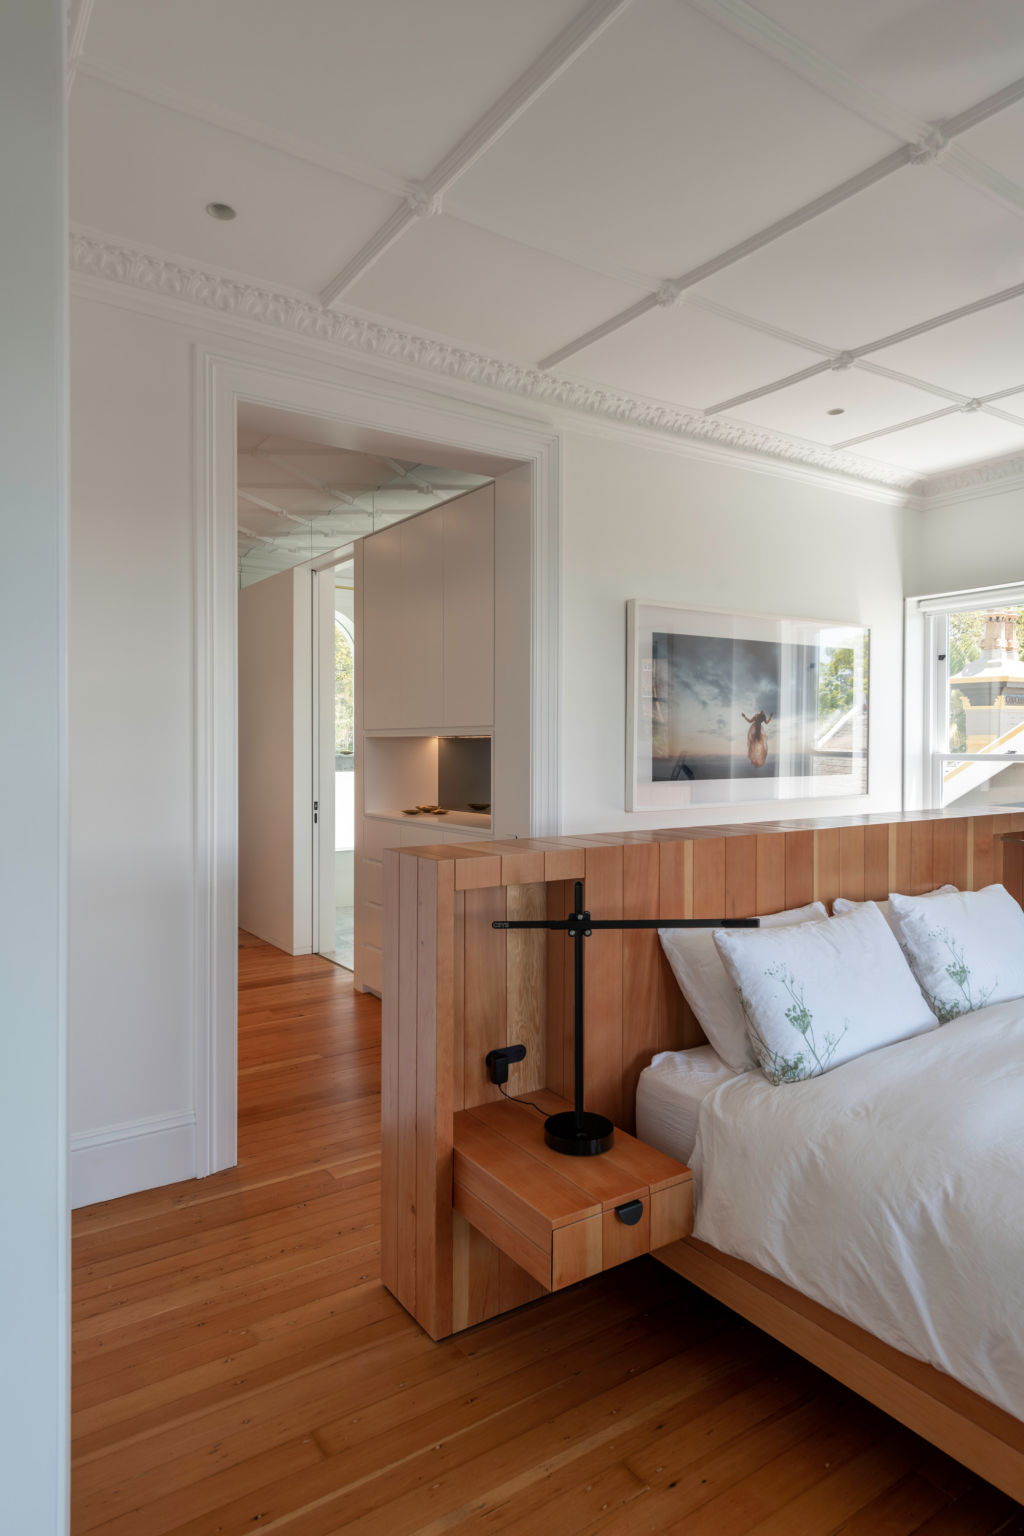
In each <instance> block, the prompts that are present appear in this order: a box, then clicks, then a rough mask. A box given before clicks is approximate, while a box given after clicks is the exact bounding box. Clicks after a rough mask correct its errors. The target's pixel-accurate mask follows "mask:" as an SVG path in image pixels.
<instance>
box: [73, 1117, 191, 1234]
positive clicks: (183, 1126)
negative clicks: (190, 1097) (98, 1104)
mask: <svg viewBox="0 0 1024 1536" xmlns="http://www.w3.org/2000/svg"><path fill="white" fill-rule="evenodd" d="M195 1172H196V1116H195V1111H194V1110H185V1111H183V1112H182V1113H180V1114H176V1115H152V1116H150V1117H149V1118H148V1119H146V1120H129V1121H127V1122H126V1123H125V1124H123V1125H108V1126H105V1127H104V1128H103V1129H102V1130H99V1131H87V1132H85V1133H83V1134H82V1135H80V1136H72V1138H71V1206H72V1209H73V1210H77V1209H78V1207H79V1206H82V1205H95V1204H96V1202H97V1201H99V1200H116V1199H117V1198H118V1197H119V1196H120V1195H133V1194H135V1193H136V1192H137V1191H138V1190H140V1189H155V1188H157V1187H158V1186H159V1185H161V1184H176V1183H178V1182H179V1180H181V1179H192V1178H195Z"/></svg>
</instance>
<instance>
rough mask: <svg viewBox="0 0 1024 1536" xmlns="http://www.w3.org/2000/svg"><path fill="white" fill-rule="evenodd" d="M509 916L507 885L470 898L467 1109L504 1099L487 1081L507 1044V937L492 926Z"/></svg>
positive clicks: (465, 1064)
mask: <svg viewBox="0 0 1024 1536" xmlns="http://www.w3.org/2000/svg"><path fill="white" fill-rule="evenodd" d="M507 913H508V902H507V899H506V889H505V887H504V886H503V885H492V886H483V887H481V889H479V890H476V891H467V892H466V914H465V930H466V975H465V983H464V988H465V993H464V999H463V1016H464V1019H465V1030H464V1045H463V1081H464V1084H465V1092H464V1098H465V1106H466V1108H467V1109H472V1108H473V1106H474V1105H476V1104H487V1103H489V1102H490V1101H491V1100H492V1099H500V1098H501V1092H500V1090H499V1089H498V1088H497V1087H496V1086H495V1084H494V1083H492V1082H491V1081H490V1079H489V1077H488V1075H487V1067H486V1065H485V1064H484V1057H485V1056H486V1055H487V1052H488V1051H493V1050H495V1049H496V1048H497V1047H498V1046H501V1045H504V1044H505V1041H506V1034H507V1026H506V1022H505V1020H506V1008H507V999H508V986H507V942H506V934H505V932H504V931H503V930H500V929H499V930H495V929H494V928H492V927H491V924H492V923H495V922H503V921H504V919H505V917H506V916H507Z"/></svg>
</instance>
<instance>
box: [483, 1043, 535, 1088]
mask: <svg viewBox="0 0 1024 1536" xmlns="http://www.w3.org/2000/svg"><path fill="white" fill-rule="evenodd" d="M525 1055H526V1046H525V1045H503V1046H502V1047H501V1048H500V1050H497V1051H488V1052H487V1055H486V1056H485V1057H484V1061H485V1063H486V1065H487V1070H488V1072H489V1073H490V1074H491V1082H492V1083H497V1084H498V1086H499V1088H500V1087H501V1084H502V1083H507V1082H508V1069H509V1063H510V1062H513V1061H522V1060H523V1058H524V1056H525Z"/></svg>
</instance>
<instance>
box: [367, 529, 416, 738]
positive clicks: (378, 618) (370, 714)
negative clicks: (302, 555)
mask: <svg viewBox="0 0 1024 1536" xmlns="http://www.w3.org/2000/svg"><path fill="white" fill-rule="evenodd" d="M401 532H402V530H401V525H399V526H398V527H396V528H386V529H384V530H382V532H380V533H375V534H374V535H373V537H372V538H369V539H364V540H363V541H362V544H361V546H360V552H361V554H362V568H363V593H362V605H361V613H362V621H363V623H362V634H361V636H360V644H361V646H362V652H363V655H362V668H361V673H362V681H363V692H362V698H361V699H360V700H359V701H358V708H359V710H360V712H361V714H362V722H361V724H362V729H364V730H370V731H374V730H387V729H388V728H389V727H392V728H393V727H395V726H402V725H405V724H406V722H405V720H404V719H403V718H402V646H403V637H402V631H401V613H402V544H401Z"/></svg>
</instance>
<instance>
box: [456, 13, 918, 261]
mask: <svg viewBox="0 0 1024 1536" xmlns="http://www.w3.org/2000/svg"><path fill="white" fill-rule="evenodd" d="M894 145H895V140H893V139H892V138H890V137H888V136H887V135H885V134H883V133H882V132H880V131H879V130H877V129H875V128H872V127H870V126H868V124H866V123H864V122H863V121H862V120H861V119H859V118H857V117H854V116H853V114H852V113H849V112H847V111H846V110H845V109H843V108H841V107H839V106H836V105H835V104H834V103H832V102H829V101H828V100H826V98H825V97H824V96H823V95H821V94H820V93H819V92H818V91H816V90H814V89H813V88H812V87H811V86H809V85H806V84H805V83H804V82H803V81H801V80H799V79H797V78H796V76H794V75H793V74H791V73H790V72H789V71H788V70H786V69H784V68H783V67H782V66H781V65H779V64H776V63H774V62H773V61H772V60H770V59H767V58H765V57H764V56H763V55H760V54H758V53H757V52H756V51H755V50H754V49H752V48H751V47H749V46H748V45H747V44H746V43H744V42H742V41H740V40H739V39H738V38H736V37H734V36H733V35H732V34H731V33H729V32H726V31H725V30H723V29H722V28H721V27H719V26H717V25H715V23H713V22H711V21H708V20H707V19H706V18H705V17H703V16H701V15H699V14H698V13H697V12H695V11H693V10H691V9H690V8H688V7H687V6H686V5H684V4H682V3H680V0H635V3H634V4H633V5H632V6H630V7H629V9H628V10H627V11H626V12H625V13H624V14H623V16H621V17H620V18H619V20H618V21H617V22H616V23H615V24H614V26H612V27H609V28H608V30H607V31H606V32H605V33H604V34H603V35H602V36H601V37H600V38H599V39H598V40H597V41H596V42H595V43H594V44H593V45H592V47H591V48H590V49H589V50H588V51H587V53H586V54H585V55H584V56H583V58H582V59H580V60H579V61H578V62H577V63H576V64H575V65H574V66H573V67H572V68H571V69H570V70H568V71H566V73H565V74H564V75H563V76H562V77H561V79H560V80H559V81H558V82H557V84H556V85H555V86H554V87H553V88H552V89H551V90H550V91H549V92H548V93H547V94H546V95H545V96H543V97H542V98H541V99H540V100H539V101H538V102H537V103H535V104H534V106H532V107H531V109H530V110H529V112H527V113H525V114H524V116H523V117H522V118H520V119H519V121H518V122H517V123H515V124H514V125H513V127H512V128H511V129H510V130H509V131H508V133H506V134H505V136H504V137H503V138H502V139H501V140H500V141H499V142H498V143H497V144H496V145H495V146H494V147H493V148H492V149H491V150H490V151H489V152H488V153H487V154H486V155H484V156H483V157H482V159H481V160H480V161H478V162H477V164H476V165H475V166H473V167H472V168H471V169H470V170H469V171H468V172H467V174H466V175H465V176H464V177H463V178H462V179H461V180H460V181H459V182H458V183H457V184H456V186H455V187H454V188H453V191H452V193H451V196H450V206H451V208H452V209H453V211H455V212H458V213H465V214H466V215H467V216H468V217H479V218H480V219H481V221H482V222H483V223H485V224H487V225H488V226H489V227H491V228H502V229H513V230H515V231H517V232H519V233H520V235H521V237H522V238H523V239H525V240H528V241H532V242H536V243H538V244H540V245H545V246H547V247H548V248H549V249H552V250H556V251H558V253H559V254H560V255H563V256H567V257H570V258H572V259H575V260H579V261H582V262H588V261H592V262H593V263H594V265H596V266H598V267H601V268H602V269H605V270H608V269H611V270H616V271H619V270H628V271H630V272H636V273H638V274H645V276H646V278H647V280H648V281H650V280H652V279H653V280H656V279H658V278H664V277H671V276H677V275H679V274H680V273H682V272H683V271H684V270H686V269H687V268H689V267H690V266H692V265H694V264H695V263H697V262H699V261H703V260H704V259H705V258H707V257H709V256H712V255H715V254H717V253H718V252H719V251H721V250H723V249H725V248H726V247H727V246H729V245H731V244H733V243H734V242H735V241H737V240H740V239H743V238H745V237H746V236H747V235H750V234H751V233H753V232H754V231H756V230H758V229H760V228H761V227H762V226H764V225H766V224H770V223H772V222H773V221H774V220H776V219H778V218H779V217H780V216H781V215H782V214H784V213H788V212H789V211H790V210H791V209H793V208H795V207H798V206H799V205H800V204H802V203H804V202H806V201H808V200H809V199H811V198H814V197H816V196H817V195H819V194H820V193H821V192H823V191H825V190H826V189H827V188H829V187H831V186H833V185H834V184H835V183H837V182H840V181H842V180H843V179H844V178H845V177H847V176H850V175H851V174H853V173H854V172H855V171H858V170H861V169H862V168H863V167H864V166H865V165H869V164H871V163H872V162H873V161H874V160H876V159H878V158H880V157H881V156H882V155H885V154H887V153H888V152H889V151H890V150H891V149H892V148H893V147H894Z"/></svg>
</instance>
